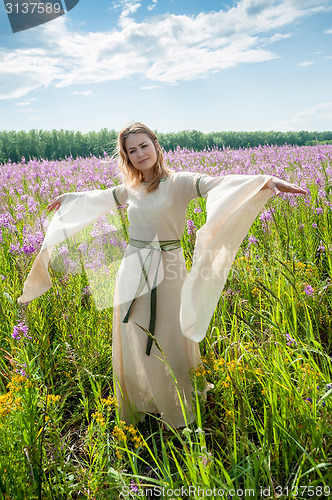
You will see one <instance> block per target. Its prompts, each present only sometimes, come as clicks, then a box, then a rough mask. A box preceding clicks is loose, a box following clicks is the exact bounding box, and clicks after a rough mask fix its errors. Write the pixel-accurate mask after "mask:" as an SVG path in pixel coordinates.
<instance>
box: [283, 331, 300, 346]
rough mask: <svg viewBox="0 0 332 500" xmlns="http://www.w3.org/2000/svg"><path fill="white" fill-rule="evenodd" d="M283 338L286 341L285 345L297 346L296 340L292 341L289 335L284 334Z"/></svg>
mask: <svg viewBox="0 0 332 500" xmlns="http://www.w3.org/2000/svg"><path fill="white" fill-rule="evenodd" d="M285 336H286V339H287V342H286V344H287V345H289V346H291V345H297V342H296V340H295V339H293V338H292V337H291V336H290V335H289V333H286V334H285Z"/></svg>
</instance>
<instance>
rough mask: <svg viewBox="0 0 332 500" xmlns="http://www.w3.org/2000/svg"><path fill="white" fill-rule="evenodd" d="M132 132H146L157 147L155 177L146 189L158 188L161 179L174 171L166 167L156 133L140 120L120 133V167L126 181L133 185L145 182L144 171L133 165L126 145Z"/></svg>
mask: <svg viewBox="0 0 332 500" xmlns="http://www.w3.org/2000/svg"><path fill="white" fill-rule="evenodd" d="M131 134H146V135H147V136H148V137H149V139H151V141H152V142H153V144H154V146H155V148H156V153H157V160H156V163H155V164H154V166H153V169H154V172H153V173H154V178H153V181H152V182H150V183H149V184H148V185H147V187H146V190H147V191H148V192H149V191H154V190H155V189H157V188H158V186H159V182H160V179H162V178H163V177H169V176H170V175H171V173H172V171H171V170H170V169H169V168H168V167H166V165H165V163H164V156H163V152H162V150H161V147H160V145H159V143H158V139H157V136H156V134H155V133H154V132H153V131H152V130H150V129H149V128H148V127H147V126H146V125H143V123H140V122H137V123H133V124H131V125H128V126H127V127H125V128H123V129H122V130H121V132H120V133H119V135H118V141H117V154H118V156H119V168H120V170H121V172H123V173H124V175H125V181H126V183H127V184H129V185H131V186H136V185H137V184H140V183H142V182H143V174H142V172H141V171H140V170H138V169H137V168H135V167H134V166H133V164H132V163H131V161H130V158H129V156H128V153H127V150H126V147H125V141H126V139H127V138H128V137H129V136H130V135H131Z"/></svg>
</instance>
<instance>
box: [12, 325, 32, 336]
mask: <svg viewBox="0 0 332 500" xmlns="http://www.w3.org/2000/svg"><path fill="white" fill-rule="evenodd" d="M28 332H29V329H28V327H27V326H26V325H25V324H24V323H19V324H18V325H16V326H14V328H13V333H12V337H13V339H14V340H21V337H22V335H24V337H26V338H28V339H30V340H31V339H32V337H30V336H29V335H28Z"/></svg>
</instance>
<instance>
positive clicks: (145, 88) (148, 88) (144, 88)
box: [140, 85, 162, 90]
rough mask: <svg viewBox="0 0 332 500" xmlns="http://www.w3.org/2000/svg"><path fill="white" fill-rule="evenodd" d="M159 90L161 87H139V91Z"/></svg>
mask: <svg viewBox="0 0 332 500" xmlns="http://www.w3.org/2000/svg"><path fill="white" fill-rule="evenodd" d="M160 88H162V85H148V86H147V87H141V89H140V90H154V89H160Z"/></svg>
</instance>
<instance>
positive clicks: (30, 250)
mask: <svg viewBox="0 0 332 500" xmlns="http://www.w3.org/2000/svg"><path fill="white" fill-rule="evenodd" d="M35 250H36V249H35V247H34V245H33V243H28V244H25V245H23V247H22V252H24V253H26V254H28V255H29V254H31V253H33V252H34V251H35Z"/></svg>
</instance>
